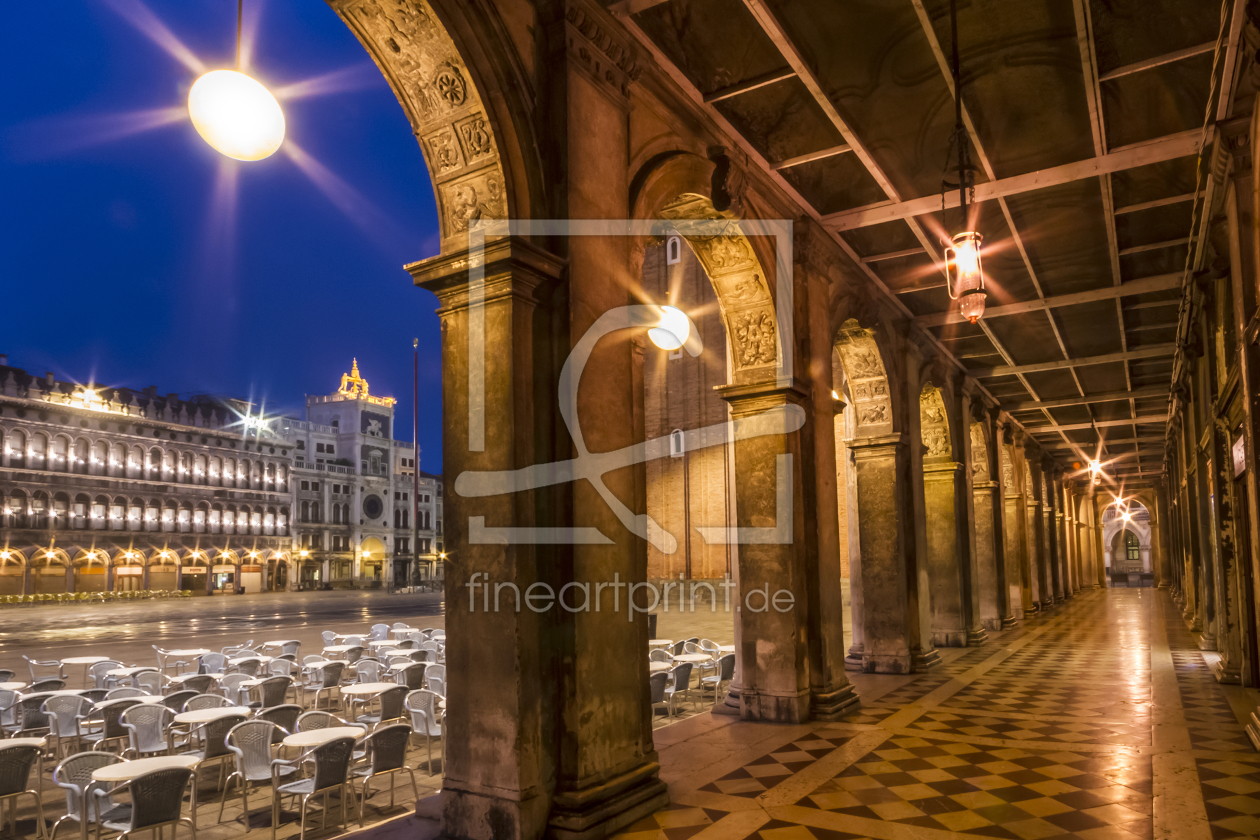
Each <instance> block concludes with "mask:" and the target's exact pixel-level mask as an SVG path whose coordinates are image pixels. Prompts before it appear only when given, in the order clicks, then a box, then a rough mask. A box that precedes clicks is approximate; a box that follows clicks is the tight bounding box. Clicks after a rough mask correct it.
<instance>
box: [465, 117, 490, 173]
mask: <svg viewBox="0 0 1260 840" xmlns="http://www.w3.org/2000/svg"><path fill="white" fill-rule="evenodd" d="M456 126H457V127H458V128H459V138H460V140H461V141H462V143H463V146H464V157H466V158H467V159H468V162H469V163H476V162H477V161H479V160H481V159H482V158H485V157H489V156H490V155H492V154H494V135H492V134H491V133H490V126H489V125H487V123H486V118H485V117H484V116H482V115H481V114H478V115H476V116H474V117H469V118H468V119H466V120H464V121H463V122H461V123H456Z"/></svg>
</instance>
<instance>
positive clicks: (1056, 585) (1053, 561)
mask: <svg viewBox="0 0 1260 840" xmlns="http://www.w3.org/2000/svg"><path fill="white" fill-rule="evenodd" d="M1041 488H1042V490H1041V492H1042V497H1041V498H1042V502H1044V504H1043V505H1042V510H1043V511H1045V518H1046V525H1045V527H1046V554H1045V558H1046V562H1045V566H1046V577H1045V582H1046V584H1047V593H1046V594H1047V595H1048V596H1049V598H1050V603H1051V604H1061V603H1063V570H1062V568H1061V567H1060V565H1059V499H1058V498H1057V495H1056V494H1055V492H1054V488H1055V478H1054V461H1052V460H1051V459H1050V456H1048V455H1045V456H1042V459H1041Z"/></svg>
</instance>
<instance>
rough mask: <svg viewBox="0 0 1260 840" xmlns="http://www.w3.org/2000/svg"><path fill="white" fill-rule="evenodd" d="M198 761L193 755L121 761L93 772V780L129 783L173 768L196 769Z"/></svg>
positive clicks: (160, 756) (161, 756)
mask: <svg viewBox="0 0 1260 840" xmlns="http://www.w3.org/2000/svg"><path fill="white" fill-rule="evenodd" d="M199 760H200V759H198V758H197V757H196V756H193V755H159V756H154V757H153V758H137V759H136V760H135V761H120V762H118V763H117V764H107V765H105V766H104V767H97V768H96V769H95V770H93V771H92V778H93V779H94V780H95V781H98V782H127V781H130V780H132V779H134V778H136V777H137V776H143V775H144V774H145V773H152V772H153V771H154V770H169V769H171V768H172V767H196V766H197V762H198V761H199Z"/></svg>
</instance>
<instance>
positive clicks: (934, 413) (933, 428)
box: [919, 385, 953, 459]
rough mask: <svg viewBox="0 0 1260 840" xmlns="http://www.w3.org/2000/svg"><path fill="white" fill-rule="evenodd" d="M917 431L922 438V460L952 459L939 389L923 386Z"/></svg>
mask: <svg viewBox="0 0 1260 840" xmlns="http://www.w3.org/2000/svg"><path fill="white" fill-rule="evenodd" d="M919 431H920V433H921V434H922V437H923V446H924V450H925V451H924V453H923V455H924V458H936V459H947V458H951V457H953V453H952V451H951V449H950V445H949V421H948V420H947V419H946V417H945V401H944V400H942V399H941V392H940V390H939V389H937V388H935V387H933V386H931V385H924V386H923V391H922V393H920V394H919Z"/></svg>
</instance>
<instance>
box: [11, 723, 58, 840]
mask: <svg viewBox="0 0 1260 840" xmlns="http://www.w3.org/2000/svg"><path fill="white" fill-rule="evenodd" d="M42 756H43V751H42V750H41V748H40V747H38V746H36V745H35V744H32V743H30V742H24V741H16V742H15V741H0V804H3V803H4V802H5V801H6V800H7V801H8V803H9V815H10V819H12V818H13V817H12V815H13V813H14V808H16V807H17V802H16V800H17V799H18V798H19V797H23V796H29V797H31V798H32V799H34V800H35V814H36V816H35V836H36V837H45V836H47V834H46V830H45V828H44V800H43V798H42V797H41V796H40V794H39V784H40V781H41V780H42V779H43V777H44V772H43V769H42V767H41V768H40V770H39V771H38V772H37V774H36V776H35V785H34V786H31V784H30V781H31V768H32V767H34V766H35V765H36V764H37V763H39V764H42V763H43V762H42Z"/></svg>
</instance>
